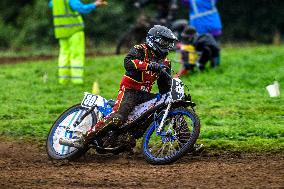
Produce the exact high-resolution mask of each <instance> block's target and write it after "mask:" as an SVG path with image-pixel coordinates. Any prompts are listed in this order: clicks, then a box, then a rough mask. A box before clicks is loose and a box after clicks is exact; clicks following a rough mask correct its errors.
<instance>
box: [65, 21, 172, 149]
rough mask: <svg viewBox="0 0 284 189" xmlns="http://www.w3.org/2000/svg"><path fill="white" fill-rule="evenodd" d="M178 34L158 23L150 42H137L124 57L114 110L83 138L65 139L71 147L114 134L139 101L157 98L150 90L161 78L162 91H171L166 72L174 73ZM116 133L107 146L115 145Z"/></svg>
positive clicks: (79, 146) (149, 37) (148, 39)
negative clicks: (172, 52)
mask: <svg viewBox="0 0 284 189" xmlns="http://www.w3.org/2000/svg"><path fill="white" fill-rule="evenodd" d="M175 41H177V37H176V36H175V35H174V34H173V32H172V31H171V30H170V29H168V28H167V27H165V26H161V25H155V26H154V27H152V28H151V29H150V30H149V31H148V34H147V37H146V42H145V43H143V44H140V45H135V46H134V47H133V48H131V49H130V51H129V53H128V54H127V56H126V57H125V59H124V68H125V71H126V72H125V75H124V76H123V77H122V80H121V83H120V88H119V92H118V96H117V99H116V101H115V105H114V107H113V111H112V112H111V113H110V114H109V115H108V116H107V117H105V118H104V119H103V120H101V121H100V122H98V123H97V124H96V125H95V126H93V127H92V129H90V130H89V131H88V132H87V134H86V135H85V136H84V137H83V138H79V139H77V140H74V139H70V140H69V141H68V139H65V144H64V145H67V146H74V147H77V148H81V147H83V146H84V144H85V143H88V142H90V141H92V140H94V138H96V136H99V135H102V134H106V133H108V134H110V132H109V131H110V130H116V129H118V128H119V127H120V126H122V125H123V123H124V122H125V121H126V120H127V118H128V115H129V114H130V113H131V111H132V110H133V109H134V107H135V106H136V105H138V104H141V103H143V102H146V101H148V100H150V99H153V98H155V95H154V94H152V93H150V92H151V89H152V86H153V84H154V83H155V81H157V85H158V88H159V93H161V94H164V93H167V92H168V91H169V90H170V87H171V79H170V78H169V77H167V76H166V74H165V73H163V70H164V71H165V72H167V73H168V74H171V73H170V71H171V64H170V61H169V60H168V59H167V58H166V57H167V55H168V53H169V51H170V50H171V49H172V48H173V47H174V43H175ZM111 139H113V136H111V135H109V140H107V141H106V143H104V146H107V145H111ZM133 140H134V142H135V139H134V138H133Z"/></svg>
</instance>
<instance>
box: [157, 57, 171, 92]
mask: <svg viewBox="0 0 284 189" xmlns="http://www.w3.org/2000/svg"><path fill="white" fill-rule="evenodd" d="M164 64H165V65H166V66H167V67H166V72H167V73H168V74H169V75H171V62H170V61H169V60H168V59H165V61H164ZM157 84H158V89H159V93H161V94H164V93H167V92H169V91H170V89H171V78H169V77H168V76H167V75H166V74H163V73H162V74H160V76H159V78H158V79H157Z"/></svg>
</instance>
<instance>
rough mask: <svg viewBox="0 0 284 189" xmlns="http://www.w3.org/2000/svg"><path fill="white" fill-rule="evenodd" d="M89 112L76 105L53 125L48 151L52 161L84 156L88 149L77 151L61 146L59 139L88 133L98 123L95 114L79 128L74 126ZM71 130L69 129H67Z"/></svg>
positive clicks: (90, 115)
mask: <svg viewBox="0 0 284 189" xmlns="http://www.w3.org/2000/svg"><path fill="white" fill-rule="evenodd" d="M86 111H87V109H86V108H83V107H82V106H81V105H80V104H77V105H74V106H72V107H71V108H69V109H67V110H66V111H64V112H63V113H62V114H61V115H60V116H59V118H58V119H57V120H56V121H55V122H54V124H53V125H52V127H51V129H50V131H49V133H48V137H47V141H46V150H47V154H48V156H49V157H50V158H51V159H56V160H60V159H69V160H74V159H76V158H79V157H80V156H82V155H83V154H84V153H85V152H86V151H87V150H88V147H86V148H83V149H77V148H74V147H69V146H64V145H61V144H59V139H60V138H63V137H69V138H71V137H74V136H76V135H77V134H78V131H82V132H85V131H88V130H89V129H90V128H91V127H92V125H94V124H95V123H96V122H97V119H96V116H95V113H94V112H92V113H91V114H89V115H88V116H86V117H85V118H84V120H83V121H82V122H81V123H80V124H79V125H78V126H77V127H74V126H73V124H74V123H75V122H76V121H77V120H78V119H79V118H80V117H82V115H83V114H84V113H85V112H86ZM67 128H69V129H67Z"/></svg>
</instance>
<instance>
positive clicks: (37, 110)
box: [0, 46, 284, 152]
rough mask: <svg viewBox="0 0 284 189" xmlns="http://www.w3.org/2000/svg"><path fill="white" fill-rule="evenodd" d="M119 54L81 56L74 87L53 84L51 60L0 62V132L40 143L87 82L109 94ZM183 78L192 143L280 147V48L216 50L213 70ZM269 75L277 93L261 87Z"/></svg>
mask: <svg viewBox="0 0 284 189" xmlns="http://www.w3.org/2000/svg"><path fill="white" fill-rule="evenodd" d="M171 57H172V58H173V59H175V55H174V54H173V55H172V56H171ZM123 58H124V57H123V56H105V57H96V58H92V59H88V60H87V63H86V67H85V68H86V76H85V79H86V82H85V84H84V85H82V86H74V85H66V86H61V85H59V84H57V62H56V60H51V61H38V62H26V63H22V64H13V65H12V64H10V65H0V85H1V87H0V99H1V105H0V106H1V108H0V135H2V137H9V138H14V137H16V138H19V139H22V138H29V139H35V140H37V141H44V139H45V137H46V135H47V132H48V130H49V128H50V126H51V125H52V123H53V121H54V120H55V119H56V118H57V116H58V115H59V114H60V113H61V112H62V111H63V110H64V109H66V108H67V107H69V106H71V105H73V104H75V103H78V102H80V100H81V98H82V96H83V92H84V91H89V92H91V90H92V84H93V82H94V81H98V82H99V84H100V90H101V95H102V96H104V97H107V98H116V94H117V90H118V87H119V82H120V79H121V77H122V75H123V73H124V70H123ZM173 67H174V70H175V71H177V70H178V68H179V65H178V64H173ZM183 80H184V82H185V83H186V84H187V85H188V86H189V88H190V91H191V95H192V98H193V101H195V102H196V103H197V109H196V111H197V113H198V115H199V116H200V119H201V124H202V129H201V134H200V142H203V143H204V144H205V145H206V146H207V148H208V149H214V150H227V151H246V152H262V151H265V152H283V151H284V97H283V94H284V90H283V89H284V47H283V46H282V47H273V46H259V47H239V48H229V47H228V48H224V49H223V52H222V63H221V67H220V68H218V69H215V70H210V69H209V70H207V71H205V72H204V73H194V74H192V75H191V76H189V77H184V78H183ZM274 80H277V81H278V82H279V83H280V87H281V93H282V96H281V97H277V98H270V97H269V96H268V93H267V91H266V89H265V86H267V85H268V84H271V83H272V82H273V81H274ZM155 90H156V89H155Z"/></svg>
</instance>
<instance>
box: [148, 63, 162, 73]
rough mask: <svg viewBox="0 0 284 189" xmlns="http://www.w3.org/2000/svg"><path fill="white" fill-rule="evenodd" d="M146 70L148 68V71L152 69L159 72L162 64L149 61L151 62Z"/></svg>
mask: <svg viewBox="0 0 284 189" xmlns="http://www.w3.org/2000/svg"><path fill="white" fill-rule="evenodd" d="M148 70H149V71H153V72H157V73H160V72H161V71H162V66H161V64H159V63H156V62H151V63H150V64H149V65H148Z"/></svg>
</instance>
